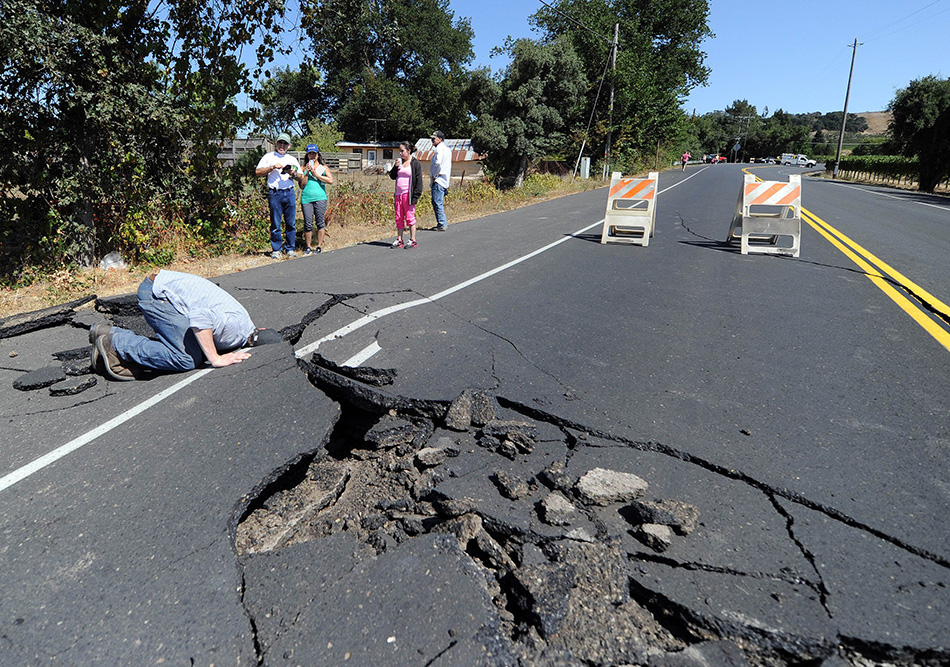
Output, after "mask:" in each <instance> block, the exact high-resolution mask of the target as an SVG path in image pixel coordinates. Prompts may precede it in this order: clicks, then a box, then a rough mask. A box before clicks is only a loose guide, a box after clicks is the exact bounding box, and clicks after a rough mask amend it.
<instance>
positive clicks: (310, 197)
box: [300, 144, 333, 255]
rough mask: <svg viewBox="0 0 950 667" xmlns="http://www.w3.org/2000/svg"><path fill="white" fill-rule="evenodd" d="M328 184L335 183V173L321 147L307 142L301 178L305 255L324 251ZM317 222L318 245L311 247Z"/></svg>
mask: <svg viewBox="0 0 950 667" xmlns="http://www.w3.org/2000/svg"><path fill="white" fill-rule="evenodd" d="M327 185H333V174H332V173H330V169H329V168H328V167H327V166H326V164H325V163H324V162H323V157H322V156H321V155H320V148H319V147H318V146H317V145H316V144H307V164H306V165H304V168H303V177H302V178H301V179H300V186H301V188H302V190H301V191H300V208H302V209H303V238H304V241H306V243H307V247H306V249H305V250H304V251H303V254H304V255H311V254H313V253H314V252H317V253H321V252H323V237H324V234H325V231H324V230H325V229H326V226H327ZM314 220H316V223H317V247H316V248H311V247H310V241H311V239H312V238H313V223H314Z"/></svg>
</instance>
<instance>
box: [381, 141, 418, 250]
mask: <svg viewBox="0 0 950 667" xmlns="http://www.w3.org/2000/svg"><path fill="white" fill-rule="evenodd" d="M415 150H416V147H415V146H413V145H412V144H410V143H409V142H408V141H401V142H399V159H398V160H396V162H395V164H393V168H392V169H390V170H389V177H390V178H391V179H393V180H394V181H396V196H395V199H394V200H393V208H394V210H395V212H396V240H395V241H394V242H393V248H415V247H416V202H418V201H419V197H421V196H422V165H421V164H420V163H419V160H417V159H416V158H415V157H414V156H413V154H412V153H413V151H415ZM407 227H408V228H409V243H406V242H405V240H404V239H403V232H404V231H405V229H406V228H407Z"/></svg>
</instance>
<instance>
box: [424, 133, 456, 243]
mask: <svg viewBox="0 0 950 667" xmlns="http://www.w3.org/2000/svg"><path fill="white" fill-rule="evenodd" d="M430 138H431V139H432V146H433V148H434V150H433V151H432V165H431V166H430V168H429V176H430V177H431V178H430V181H431V186H432V210H433V211H434V212H435V229H436V230H437V231H440V232H444V231H445V228H446V226H447V225H448V221H447V220H446V219H445V193H446V192H448V191H449V182H450V179H451V178H452V151H450V150H449V147H448V146H446V145H445V135H444V134H442V131H441V130H436V131H435V132H433V133H432V136H431V137H430Z"/></svg>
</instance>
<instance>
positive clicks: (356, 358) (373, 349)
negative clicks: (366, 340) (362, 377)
mask: <svg viewBox="0 0 950 667" xmlns="http://www.w3.org/2000/svg"><path fill="white" fill-rule="evenodd" d="M382 349H383V348H381V347H380V346H379V343H377V342H376V341H375V340H374V341H373V342H372V343H370V344H369V345H367V346H366V347H364V348H363V349H362V350H360V351H359V352H357V353H356V354H354V355H353V356H352V357H350V358H349V359H347V360H346V361H344V362H343V363H342V364H341V365H342V366H348V367H350V368H356V367H357V366H359V365H360V364H362V363H363V362H364V361H366V360H368V359H369V358H370V357H372V356H373V355H374V354H376V353H377V352H380V351H381V350H382Z"/></svg>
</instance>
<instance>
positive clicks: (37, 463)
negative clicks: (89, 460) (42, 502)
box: [0, 368, 213, 491]
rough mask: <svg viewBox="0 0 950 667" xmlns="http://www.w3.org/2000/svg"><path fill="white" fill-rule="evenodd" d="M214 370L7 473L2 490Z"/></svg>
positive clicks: (206, 369) (203, 371) (176, 386)
mask: <svg viewBox="0 0 950 667" xmlns="http://www.w3.org/2000/svg"><path fill="white" fill-rule="evenodd" d="M212 370H213V369H211V368H205V369H203V370H200V371H198V372H197V373H195V374H194V375H189V376H188V377H186V378H185V379H184V380H182V381H181V382H179V383H177V384H174V385H172V386H171V387H168V388H167V389H165V390H163V391H161V392H159V393H157V394H155V395H154V396H152V397H151V398H150V399H148V400H146V401H143V402H142V403H139V404H138V405H136V406H135V407H134V408H132V409H131V410H127V411H125V412H123V413H122V414H121V415H119V416H118V417H113V418H112V419H110V420H109V421H107V422H106V423H105V424H102V425H101V426H97V427H96V428H94V429H92V430H91V431H88V432H87V433H84V434H83V435H81V436H79V437H78V438H75V439H74V440H70V441H69V442H67V443H66V444H65V445H63V446H62V447H57V448H56V449H54V450H53V451H51V452H49V453H48V454H44V455H43V456H41V457H39V458H38V459H35V460H34V461H32V462H31V463H28V464H26V465H25V466H23V467H22V468H19V469H17V470H14V471H13V472H11V473H10V474H8V475H6V476H5V477H3V478H0V491H3V490H5V489H7V488H9V487H11V486H13V485H14V484H16V483H17V482H19V481H21V480H24V479H26V478H27V477H29V476H30V475H32V474H33V473H35V472H38V471H40V470H42V469H43V468H45V467H46V466H48V465H50V464H52V463H54V462H56V461H58V460H59V459H61V458H63V457H64V456H66V455H67V454H69V453H71V452H74V451H76V450H77V449H79V448H80V447H82V446H84V445H87V444H89V443H90V442H92V441H93V440H95V439H96V438H98V437H99V436H100V435H103V434H105V433H108V432H109V431H111V430H112V429H114V428H115V427H117V426H121V425H122V424H124V423H125V422H127V421H129V420H130V419H132V418H133V417H135V416H136V415H139V414H141V413H142V412H145V411H146V410H148V409H149V408H150V407H152V406H153V405H155V404H157V403H160V402H162V401H164V400H165V399H166V398H168V397H169V396H171V395H172V394H174V393H176V392H178V390H180V389H184V388H185V387H186V386H188V385H189V384H191V383H192V382H195V381H196V380H198V379H200V378H203V377H204V376H205V375H207V374H208V373H210V372H211V371H212Z"/></svg>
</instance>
